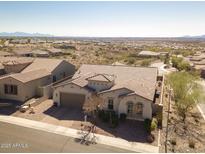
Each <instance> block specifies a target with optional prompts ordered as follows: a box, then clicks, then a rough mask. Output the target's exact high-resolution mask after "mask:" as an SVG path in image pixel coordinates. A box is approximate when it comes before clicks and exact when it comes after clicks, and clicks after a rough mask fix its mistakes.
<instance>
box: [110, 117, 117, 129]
mask: <svg viewBox="0 0 205 154" xmlns="http://www.w3.org/2000/svg"><path fill="white" fill-rule="evenodd" d="M118 124H119V119H118V115H117V114H114V115H112V116H111V127H112V128H116V127H117V126H118Z"/></svg>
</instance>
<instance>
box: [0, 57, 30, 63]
mask: <svg viewBox="0 0 205 154" xmlns="http://www.w3.org/2000/svg"><path fill="white" fill-rule="evenodd" d="M33 60H34V59H33V58H30V57H1V56H0V63H2V64H3V65H6V64H7V65H15V64H26V63H32V62H33Z"/></svg>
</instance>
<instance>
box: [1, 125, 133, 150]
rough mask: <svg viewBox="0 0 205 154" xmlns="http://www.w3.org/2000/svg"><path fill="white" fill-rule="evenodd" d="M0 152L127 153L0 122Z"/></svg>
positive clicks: (114, 148)
mask: <svg viewBox="0 0 205 154" xmlns="http://www.w3.org/2000/svg"><path fill="white" fill-rule="evenodd" d="M0 152H50V153H51V152H54V153H55V152H58V153H60V152H68V153H69V152H72V153H76V152H84V153H88V152H89V153H99V152H103V153H108V152H109V153H121V152H124V153H127V152H132V151H127V150H123V149H119V148H116V147H111V146H106V145H102V144H90V145H85V144H81V143H79V142H78V141H76V140H75V139H74V138H70V137H66V136H62V135H57V134H54V133H48V132H44V131H39V130H36V129H31V128H26V127H22V126H17V125H13V124H8V123H3V122H0Z"/></svg>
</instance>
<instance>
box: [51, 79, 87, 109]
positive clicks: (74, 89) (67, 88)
mask: <svg viewBox="0 0 205 154" xmlns="http://www.w3.org/2000/svg"><path fill="white" fill-rule="evenodd" d="M61 92H65V93H75V94H84V95H85V96H86V97H85V99H86V100H87V99H88V98H89V97H90V96H91V93H89V91H87V90H86V89H84V88H81V87H79V86H77V85H75V84H73V83H70V84H67V85H62V86H59V87H54V89H53V100H54V102H56V103H58V105H60V93H61Z"/></svg>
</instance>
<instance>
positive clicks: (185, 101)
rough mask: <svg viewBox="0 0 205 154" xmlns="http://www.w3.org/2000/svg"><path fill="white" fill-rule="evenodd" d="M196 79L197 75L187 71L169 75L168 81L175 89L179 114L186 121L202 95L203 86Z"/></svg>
mask: <svg viewBox="0 0 205 154" xmlns="http://www.w3.org/2000/svg"><path fill="white" fill-rule="evenodd" d="M196 81H197V77H196V76H192V75H191V74H189V73H187V72H175V73H172V74H170V75H169V77H168V83H169V84H170V85H171V87H172V89H173V94H174V101H175V106H176V109H177V112H178V115H179V116H180V117H181V118H182V121H183V122H184V123H185V120H186V117H187V114H188V113H189V112H190V111H191V109H192V108H193V107H194V106H195V105H196V104H197V103H198V102H199V100H200V98H201V96H202V91H201V89H202V88H201V87H200V85H199V84H197V82H196Z"/></svg>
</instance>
